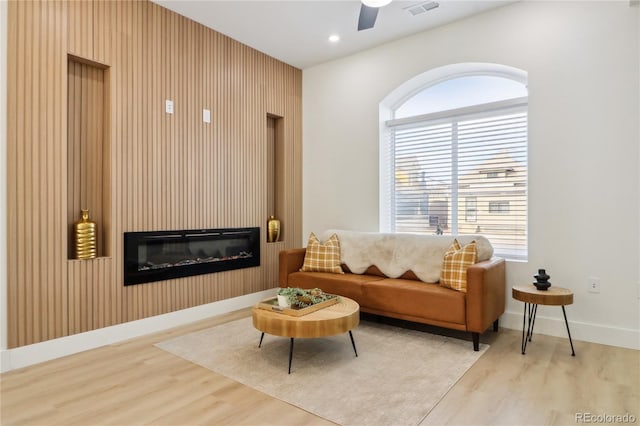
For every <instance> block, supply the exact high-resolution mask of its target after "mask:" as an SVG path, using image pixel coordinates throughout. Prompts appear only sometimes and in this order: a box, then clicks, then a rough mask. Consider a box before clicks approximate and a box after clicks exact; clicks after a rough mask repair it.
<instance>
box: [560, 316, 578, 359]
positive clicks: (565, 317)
mask: <svg viewBox="0 0 640 426" xmlns="http://www.w3.org/2000/svg"><path fill="white" fill-rule="evenodd" d="M562 315H564V325H566V326H567V334H568V335H569V344H571V356H576V351H574V350H573V341H572V340H571V332H570V331H569V322H568V321H567V313H566V312H565V310H564V305H562Z"/></svg>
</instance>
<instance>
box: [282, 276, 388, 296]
mask: <svg viewBox="0 0 640 426" xmlns="http://www.w3.org/2000/svg"><path fill="white" fill-rule="evenodd" d="M382 279H384V278H383V277H376V276H372V275H355V274H344V275H337V274H331V273H326V272H293V273H291V274H289V275H288V277H287V285H288V286H289V287H300V288H319V289H322V291H324V292H325V293H330V294H337V295H339V296H345V297H348V298H350V299H354V300H355V301H359V300H361V299H362V286H363V284H365V283H367V282H370V281H378V280H382Z"/></svg>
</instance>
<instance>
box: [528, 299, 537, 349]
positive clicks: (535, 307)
mask: <svg viewBox="0 0 640 426" xmlns="http://www.w3.org/2000/svg"><path fill="white" fill-rule="evenodd" d="M531 306H532V305H531V304H529V308H531ZM537 313H538V305H536V304H533V317H532V316H531V312H529V322H530V323H531V327H530V329H529V341H531V338H532V337H533V327H534V326H535V324H536V314H537ZM532 318H533V319H532Z"/></svg>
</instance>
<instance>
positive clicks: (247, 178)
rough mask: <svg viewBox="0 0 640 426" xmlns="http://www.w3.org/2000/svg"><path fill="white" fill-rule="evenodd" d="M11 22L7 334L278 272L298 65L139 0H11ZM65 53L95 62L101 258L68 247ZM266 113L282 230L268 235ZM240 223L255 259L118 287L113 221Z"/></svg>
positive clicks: (144, 308) (163, 304)
mask: <svg viewBox="0 0 640 426" xmlns="http://www.w3.org/2000/svg"><path fill="white" fill-rule="evenodd" d="M8 22H9V35H8V57H9V61H8V108H7V111H8V152H7V156H8V161H7V162H8V170H7V173H8V188H7V192H8V194H7V197H8V200H7V206H8V222H9V223H8V227H7V229H8V236H7V240H8V256H9V259H8V303H7V305H8V329H9V333H8V337H9V347H17V346H23V345H27V344H31V343H37V342H41V341H44V340H48V339H52V338H56V337H62V336H67V335H70V334H74V333H78V332H82V331H87V330H93V329H96V328H100V327H104V326H108V325H113V324H119V323H122V322H126V321H132V320H136V319H141V318H145V317H149V316H152V315H158V314H162V313H166V312H171V311H175V310H178V309H184V308H188V307H193V306H197V305H200V304H205V303H210V302H214V301H218V300H222V299H226V298H231V297H236V296H239V295H243V294H248V293H252V292H256V291H261V290H264V289H268V288H272V287H275V286H276V285H277V256H278V252H279V250H281V249H283V248H286V247H294V246H296V245H298V244H299V242H300V241H301V235H300V234H301V229H302V226H301V225H302V224H301V184H302V183H301V180H302V179H301V138H302V131H301V124H302V117H301V91H302V84H301V83H302V75H301V71H300V70H298V69H296V68H293V67H291V66H289V65H286V64H284V63H282V62H279V61H277V60H275V59H273V58H270V57H268V56H266V55H264V54H262V53H260V52H257V51H256V50H254V49H251V48H249V47H247V46H244V45H242V44H240V43H238V42H236V41H234V40H232V39H229V38H228V37H226V36H223V35H222V34H219V33H217V32H215V31H212V30H210V29H207V28H205V27H203V26H201V25H199V24H197V23H195V22H193V21H190V20H188V19H186V18H184V17H182V16H179V15H177V14H175V13H172V12H170V11H168V10H166V9H164V8H162V7H160V6H158V5H155V4H153V3H150V2H146V1H133V0H132V1H117V2H112V1H69V2H66V1H42V2H37V1H29V2H22V1H11V2H10V3H9V19H8ZM69 55H72V57H73V58H81V59H82V60H86V61H87V63H89V64H93V63H95V64H104V66H105V69H104V70H103V74H104V75H103V79H104V82H105V84H104V87H105V91H104V97H105V99H104V105H105V111H104V115H103V116H102V120H103V121H104V123H105V124H104V134H103V137H104V143H103V151H104V154H103V158H102V162H101V163H100V166H101V167H102V168H103V169H104V172H100V173H101V174H102V176H106V177H105V178H104V181H103V188H102V190H103V192H104V193H105V194H108V195H107V196H106V197H103V203H102V204H103V205H102V207H100V210H101V211H100V212H95V214H94V212H92V214H91V216H92V217H93V218H94V220H96V218H98V216H99V217H100V219H99V220H97V222H98V226H99V227H101V234H102V235H103V244H102V246H101V247H102V252H101V254H102V255H103V256H102V257H99V258H97V259H93V260H85V261H81V260H68V253H69V244H70V241H69V235H68V229H69V228H68V227H69V225H70V223H69V221H70V220H71V219H70V217H72V216H73V215H74V214H76V215H77V213H75V212H70V211H69V210H70V209H74V210H75V209H76V206H75V205H72V206H71V207H70V206H69V203H68V200H69V199H70V198H71V199H74V197H75V196H74V195H73V194H70V193H69V191H70V190H69V189H68V185H67V183H68V178H69V173H72V172H73V170H76V168H77V167H78V165H77V164H76V163H75V162H76V159H69V160H68V159H67V148H68V134H69V132H70V131H72V129H71V128H70V127H71V124H69V125H68V122H67V120H68V118H69V117H68V113H67V108H68V104H67V95H68V94H73V93H74V90H73V89H71V90H70V88H69V85H70V83H69V81H68V78H70V72H69V71H70V68H69V66H68V58H69ZM74 66H75V65H74ZM71 71H72V72H71V75H73V70H71ZM74 96H75V95H74ZM76 99H77V98H76ZM165 99H170V100H173V102H174V114H166V113H165V112H164V101H165ZM203 108H207V109H209V110H211V117H212V122H211V123H210V124H206V123H203V122H202V109H203ZM269 115H272V116H278V117H282V119H279V120H278V121H279V122H281V126H282V131H281V133H282V148H281V149H282V154H281V155H282V157H283V158H281V159H280V158H279V159H278V162H277V164H278V168H279V172H278V173H281V175H280V177H279V178H281V179H282V182H283V183H282V187H283V188H284V190H283V191H282V194H278V197H279V201H278V203H279V204H282V206H283V207H282V210H281V211H280V213H279V215H280V217H279V218H280V219H281V220H282V226H283V232H282V235H283V236H284V237H285V240H284V241H282V242H278V243H271V244H267V243H266V220H267V217H268V214H269V212H268V205H267V203H268V198H267V181H268V179H265V176H266V175H267V173H269V171H268V170H267V167H268V159H267V154H268V150H267V123H266V120H265V118H266V117H267V116H269ZM96 120H97V119H96ZM71 163H73V164H71ZM70 188H73V186H72V185H71V186H70ZM83 207H84V206H83ZM241 226H260V227H261V228H262V232H263V238H261V239H262V241H263V242H262V244H263V245H262V247H261V250H262V259H261V266H260V267H259V268H249V269H244V270H237V271H228V272H222V273H216V274H208V275H200V276H197V277H190V278H182V279H176V280H168V281H162V282H158V283H150V284H143V285H137V286H127V287H126V288H125V287H124V286H123V283H122V277H123V272H122V270H123V243H122V240H123V233H124V232H126V231H147V230H161V229H197V228H217V227H241Z"/></svg>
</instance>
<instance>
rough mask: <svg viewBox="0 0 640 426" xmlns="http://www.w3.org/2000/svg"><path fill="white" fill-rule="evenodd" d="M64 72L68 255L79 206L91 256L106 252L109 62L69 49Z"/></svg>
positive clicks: (72, 249) (71, 252)
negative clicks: (91, 242) (86, 220)
mask: <svg viewBox="0 0 640 426" xmlns="http://www.w3.org/2000/svg"><path fill="white" fill-rule="evenodd" d="M67 74H68V84H67V226H68V230H69V231H68V235H69V239H68V241H69V244H68V258H69V259H75V258H76V253H75V243H74V231H73V224H74V223H75V222H76V221H78V220H80V218H81V209H88V210H89V217H90V220H92V221H94V222H96V225H97V235H96V237H97V247H96V248H97V256H98V257H102V256H109V255H110V246H111V244H110V243H111V242H110V241H109V232H108V229H109V227H110V222H111V217H110V216H111V215H110V212H111V208H110V204H111V203H110V199H111V198H110V197H111V194H110V184H109V182H110V176H111V154H110V149H109V148H110V147H109V145H110V144H109V141H110V138H109V134H108V132H109V128H110V126H109V106H108V104H109V102H108V94H109V90H108V88H109V87H108V86H109V67H108V66H106V65H103V64H100V63H96V62H93V61H89V60H86V59H83V58H79V57H77V56H72V55H69V56H68V67H67Z"/></svg>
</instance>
